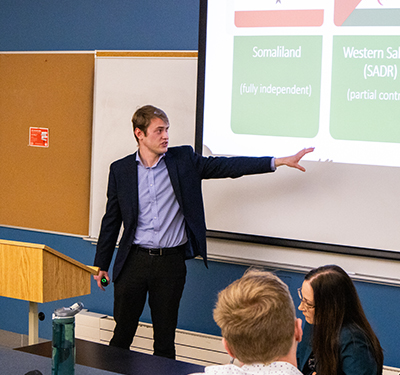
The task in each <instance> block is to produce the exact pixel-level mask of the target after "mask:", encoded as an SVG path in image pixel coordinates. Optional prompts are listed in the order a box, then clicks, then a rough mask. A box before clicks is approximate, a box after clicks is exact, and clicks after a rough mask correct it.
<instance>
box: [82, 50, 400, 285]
mask: <svg viewBox="0 0 400 375" xmlns="http://www.w3.org/2000/svg"><path fill="white" fill-rule="evenodd" d="M196 56H197V54H196V53H188V55H181V56H176V55H175V56H174V55H173V53H164V54H163V53H160V52H153V53H152V52H148V53H146V54H143V53H140V52H130V53H129V52H119V53H118V52H114V53H106V52H97V53H96V61H95V87H94V112H93V143H92V177H91V202H90V223H89V224H90V225H89V229H90V231H89V236H90V239H91V240H92V241H94V242H95V241H96V239H97V237H98V234H99V229H100V223H101V219H102V217H103V215H104V212H105V205H106V191H107V180H108V172H109V166H110V164H111V163H112V162H113V161H115V160H117V159H120V158H122V157H124V156H126V155H128V154H131V153H133V152H134V151H136V141H135V139H134V136H133V131H132V125H131V117H132V115H133V113H134V112H135V110H136V109H137V108H138V107H140V106H142V105H145V104H153V105H155V106H157V107H160V108H162V109H163V110H164V111H165V112H166V113H167V115H168V117H169V119H170V124H171V127H170V145H171V146H175V145H181V144H189V145H192V146H193V145H194V141H195V140H194V134H195V116H196V82H197V57H196ZM204 155H207V151H206V150H205V151H204ZM310 163H311V162H310ZM304 165H305V166H306V168H308V171H307V173H305V174H303V173H301V172H297V171H294V170H289V169H286V168H284V167H282V168H283V169H280V170H278V172H276V173H274V174H269V175H263V176H246V177H243V178H240V179H236V180H231V179H228V180H211V181H204V183H203V192H204V203H205V211H206V222H207V228H208V229H210V230H221V231H232V229H234V231H235V232H239V233H249V234H257V233H258V232H259V231H260V229H263V230H264V229H265V227H266V226H267V223H266V218H267V217H268V216H269V215H268V208H267V206H265V205H260V201H261V202H269V205H270V204H271V202H272V199H271V197H272V196H273V195H274V193H275V192H276V191H279V189H283V188H284V189H287V190H289V191H288V193H290V194H288V197H289V196H291V198H288V199H290V200H293V201H290V200H289V201H283V202H279V201H277V202H275V203H274V204H275V205H277V206H280V207H278V210H280V211H281V212H282V211H285V207H287V205H293V204H299V202H296V200H295V197H293V191H292V190H293V184H296V186H299V185H302V186H304V187H307V188H311V189H312V190H311V191H310V194H311V195H314V196H315V193H316V192H317V191H318V190H320V189H325V188H327V186H329V181H330V180H331V178H332V174H334V172H335V171H334V169H335V168H338V166H337V165H334V164H331V163H321V164H318V163H317V164H315V165H313V164H308V163H304ZM351 172H352V171H351V170H349V171H348V173H351ZM381 177H384V176H381ZM281 179H284V180H285V181H286V183H282V181H281ZM379 179H380V178H377V180H378V181H379ZM392 181H393V180H392ZM395 185H396V186H398V184H395ZM354 189H357V187H354ZM381 199H382V197H380V198H379V199H378V201H381ZM305 203H306V202H303V203H301V204H305ZM308 203H309V202H308ZM313 204H322V202H314V203H313ZM377 204H378V203H377ZM360 208H362V207H360ZM325 219H326V220H325V221H321V224H320V228H318V229H316V232H318V231H319V230H321V228H322V227H324V228H327V230H328V231H329V230H331V228H332V225H333V223H330V222H329V220H333V219H332V218H331V214H329V211H327V215H326V218H325ZM301 220H302V218H301V217H300V218H299V221H301ZM274 221H278V222H279V218H277V217H272V218H271V222H272V223H273V222H274ZM257 225H258V227H257ZM301 225H307V222H306V221H304V220H303V221H302V222H301ZM377 225H378V226H379V225H381V223H377ZM276 227H279V230H280V231H281V232H277V235H280V236H282V237H285V224H284V223H281V224H280V225H276ZM396 228H397V226H396ZM394 229H395V227H391V229H390V230H391V231H393V232H394ZM336 235H337V233H336ZM393 236H397V231H396V232H395V233H393ZM393 236H391V237H393ZM371 237H373V234H371ZM388 241H390V238H388ZM207 243H208V254H209V258H210V259H215V260H222V261H224V262H235V263H242V264H269V265H273V266H276V267H278V268H284V269H292V270H300V271H304V270H307V269H309V268H311V267H316V266H319V265H322V264H327V263H336V264H338V265H341V266H342V267H344V268H345V269H346V271H349V272H354V274H357V275H360V278H361V279H367V280H373V281H378V282H385V283H389V284H396V283H398V282H400V279H399V276H398V275H400V262H393V261H388V260H382V259H374V258H368V257H360V256H354V255H346V254H330V253H324V252H320V251H314V250H310V251H309V250H307V249H297V248H282V247H278V246H268V245H261V244H251V243H246V242H238V241H230V240H219V239H214V238H209V239H208V240H207Z"/></svg>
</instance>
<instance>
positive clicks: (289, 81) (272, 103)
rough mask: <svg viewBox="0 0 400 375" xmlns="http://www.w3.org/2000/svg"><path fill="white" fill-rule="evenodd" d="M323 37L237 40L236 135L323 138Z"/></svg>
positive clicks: (271, 37) (233, 94)
mask: <svg viewBox="0 0 400 375" xmlns="http://www.w3.org/2000/svg"><path fill="white" fill-rule="evenodd" d="M321 50H322V37H321V36H295V37H293V36H256V37H249V36H236V37H235V40H234V61H233V80H232V113H231V127H232V131H233V132H234V133H237V134H254V135H269V136H283V137H305V138H313V137H315V136H316V135H317V133H318V127H319V106H320V87H321Z"/></svg>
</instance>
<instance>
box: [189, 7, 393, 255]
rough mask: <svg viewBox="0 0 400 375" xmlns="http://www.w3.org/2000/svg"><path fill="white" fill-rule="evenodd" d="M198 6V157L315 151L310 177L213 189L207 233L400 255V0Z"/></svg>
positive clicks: (287, 173)
mask: <svg viewBox="0 0 400 375" xmlns="http://www.w3.org/2000/svg"><path fill="white" fill-rule="evenodd" d="M204 3H206V5H207V7H205V6H204ZM202 4H203V7H202V10H203V12H202V14H204V13H206V20H205V18H201V22H202V23H201V25H204V29H203V27H201V28H200V41H201V42H200V46H199V72H200V75H199V76H200V77H202V75H203V69H204V72H205V73H204V91H203V85H202V84H201V85H199V91H198V98H200V102H199V103H200V104H203V108H200V107H201V105H199V106H198V110H199V111H200V112H199V113H200V114H201V116H198V122H197V126H198V129H200V130H202V133H201V131H199V130H198V131H197V135H199V134H203V138H202V139H200V137H199V136H198V137H197V139H196V149H197V150H201V147H203V149H202V152H203V154H205V155H245V156H265V155H267V156H275V157H280V156H288V155H293V154H294V153H296V152H297V151H299V150H301V149H303V148H306V147H315V151H314V152H313V153H310V154H307V155H306V156H305V157H304V159H303V160H302V162H301V164H302V165H303V166H304V167H305V168H306V169H307V172H306V173H301V172H299V171H297V170H293V169H291V168H285V167H282V168H279V169H278V171H277V172H275V173H273V174H269V175H265V176H251V177H244V178H243V179H239V180H236V181H231V180H218V181H205V182H204V183H203V192H204V202H205V211H206V222H207V228H208V229H209V230H210V231H213V233H215V232H217V233H222V234H223V235H225V234H229V235H231V234H232V235H233V237H234V236H235V235H237V234H244V235H250V236H251V235H254V236H258V237H261V238H262V241H265V240H268V239H278V240H281V239H288V240H296V241H302V242H303V243H302V244H304V243H309V242H313V243H316V244H317V245H316V246H315V248H316V249H320V247H319V245H320V244H323V245H340V246H345V247H360V248H363V249H365V248H368V249H373V250H376V251H377V253H379V254H380V255H378V256H383V253H384V252H383V251H382V250H388V251H390V252H393V251H394V252H400V233H399V230H398V228H399V227H400V194H399V189H400V168H399V167H400V120H399V119H400V84H399V79H400V78H399V74H400V72H399V67H400V1H399V0H325V1H321V0H302V1H300V0H209V1H208V2H207V1H206V0H203V1H202ZM205 9H206V11H205ZM203 42H204V43H203ZM203 44H204V45H203ZM202 63H204V65H202ZM199 82H201V83H203V81H201V80H199ZM201 99H203V100H204V102H202V101H201ZM199 108H200V109H199ZM199 125H200V126H199ZM199 140H200V141H199ZM201 141H202V143H201ZM222 234H221V236H222ZM262 241H260V242H261V243H265V242H262ZM307 246H308V245H307V244H306V245H305V247H307ZM321 249H322V250H323V248H322V247H321ZM346 251H347V250H346ZM349 251H352V250H349Z"/></svg>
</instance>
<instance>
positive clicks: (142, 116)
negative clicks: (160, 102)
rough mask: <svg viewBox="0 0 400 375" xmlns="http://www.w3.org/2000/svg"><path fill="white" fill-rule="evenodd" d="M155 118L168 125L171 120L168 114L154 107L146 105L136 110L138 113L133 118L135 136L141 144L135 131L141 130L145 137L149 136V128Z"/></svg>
mask: <svg viewBox="0 0 400 375" xmlns="http://www.w3.org/2000/svg"><path fill="white" fill-rule="evenodd" d="M154 118H159V119H161V120H162V121H164V122H165V123H166V124H167V125H169V120H168V117H167V115H166V113H165V112H164V111H163V110H162V109H160V108H157V107H154V106H152V105H145V106H143V107H140V108H139V109H137V110H136V112H135V113H134V114H133V116H132V125H133V134H134V135H135V138H136V141H137V142H138V143H139V140H138V138H137V137H136V134H135V129H136V128H139V129H140V130H141V131H142V132H143V133H144V135H147V128H148V127H149V125H150V122H151V120H152V119H154Z"/></svg>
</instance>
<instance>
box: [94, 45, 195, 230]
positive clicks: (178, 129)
mask: <svg viewBox="0 0 400 375" xmlns="http://www.w3.org/2000/svg"><path fill="white" fill-rule="evenodd" d="M196 80H197V52H179V51H170V52H169V51H165V52H162V51H157V52H151V51H149V52H145V51H143V52H140V51H136V52H134V51H133V52H129V51H126V52H106V51H103V52H102V51H98V52H97V53H96V62H95V86H94V87H95V92H94V110H93V111H94V112H93V143H92V180H91V181H92V185H91V208H90V231H89V235H90V236H91V237H94V238H96V237H98V234H99V229H100V223H101V219H102V216H103V215H104V211H105V204H106V191H107V179H108V171H109V166H110V164H111V163H112V162H113V161H115V160H117V159H120V158H122V157H124V156H126V155H129V154H132V153H133V152H135V151H136V140H135V138H134V135H133V129H132V123H131V118H132V115H133V113H134V112H135V110H136V109H137V108H139V107H141V106H143V105H146V104H151V105H154V106H156V107H159V108H161V109H163V110H164V111H165V112H166V114H167V115H168V118H169V121H170V131H169V133H170V146H175V145H180V144H189V145H193V144H194V129H195V112H196V110H195V107H196Z"/></svg>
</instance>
